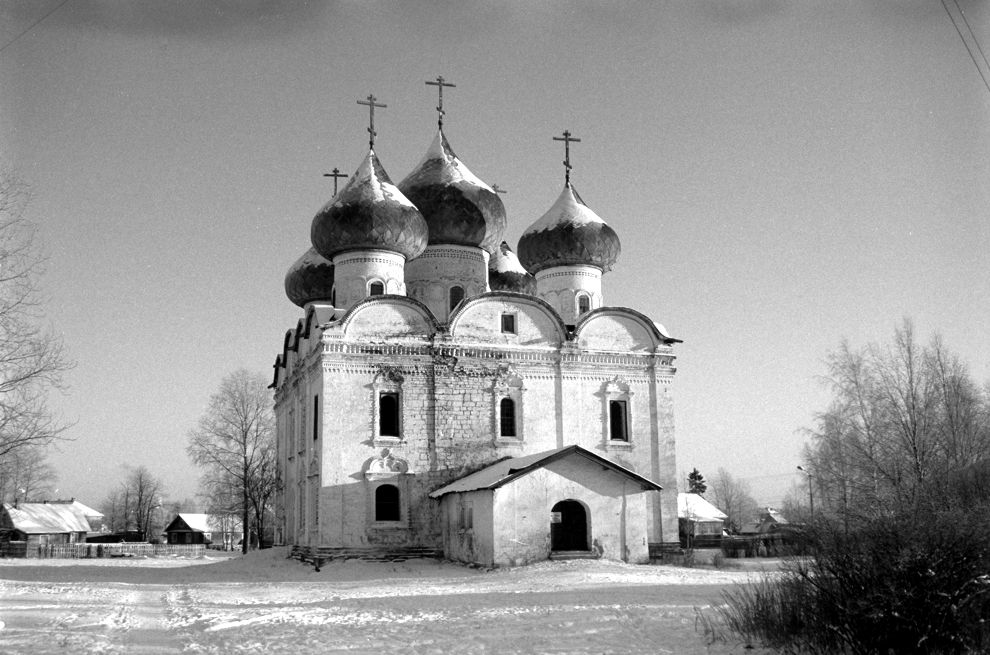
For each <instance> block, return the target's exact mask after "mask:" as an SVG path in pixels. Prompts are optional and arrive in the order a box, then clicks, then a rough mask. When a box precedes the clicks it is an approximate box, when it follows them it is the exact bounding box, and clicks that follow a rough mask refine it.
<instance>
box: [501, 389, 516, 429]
mask: <svg viewBox="0 0 990 655" xmlns="http://www.w3.org/2000/svg"><path fill="white" fill-rule="evenodd" d="M499 431H500V432H501V434H502V436H503V437H514V436H516V403H515V401H513V400H512V399H511V398H503V399H502V401H501V402H500V403H499Z"/></svg>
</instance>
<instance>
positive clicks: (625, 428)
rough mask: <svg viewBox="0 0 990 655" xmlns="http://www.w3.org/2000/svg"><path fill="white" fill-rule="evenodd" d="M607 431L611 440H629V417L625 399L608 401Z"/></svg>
mask: <svg viewBox="0 0 990 655" xmlns="http://www.w3.org/2000/svg"><path fill="white" fill-rule="evenodd" d="M608 433H609V438H610V439H612V440H613V441H629V417H628V415H627V407H626V401H624V400H610V401H609V402H608Z"/></svg>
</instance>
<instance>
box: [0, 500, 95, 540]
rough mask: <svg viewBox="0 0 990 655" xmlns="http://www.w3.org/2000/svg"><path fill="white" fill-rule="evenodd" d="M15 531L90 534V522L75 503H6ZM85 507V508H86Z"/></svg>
mask: <svg viewBox="0 0 990 655" xmlns="http://www.w3.org/2000/svg"><path fill="white" fill-rule="evenodd" d="M3 507H4V509H5V510H6V511H7V514H8V515H9V516H10V521H11V523H12V524H13V526H14V529H16V530H19V531H20V532H23V533H25V534H55V533H62V532H89V531H90V530H89V521H87V520H86V516H85V514H83V513H82V512H81V511H80V510H79V509H78V508H76V507H75V504H74V503H20V504H18V505H17V507H14V506H13V505H11V504H9V503H4V506H3ZM84 507H85V506H84Z"/></svg>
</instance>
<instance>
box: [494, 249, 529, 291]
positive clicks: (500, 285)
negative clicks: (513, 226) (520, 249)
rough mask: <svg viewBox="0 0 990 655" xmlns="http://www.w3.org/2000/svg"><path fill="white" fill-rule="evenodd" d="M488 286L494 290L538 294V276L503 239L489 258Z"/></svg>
mask: <svg viewBox="0 0 990 655" xmlns="http://www.w3.org/2000/svg"><path fill="white" fill-rule="evenodd" d="M488 286H490V287H491V289H492V291H516V292H518V293H528V294H529V295H531V296H535V295H536V278H535V277H533V276H532V275H530V274H529V272H527V271H526V269H525V268H523V265H522V264H520V263H519V258H518V257H516V253H514V252H512V249H511V248H509V244H507V243H506V242H505V241H503V242H502V243H501V244H499V247H498V248H496V249H495V252H494V253H493V254H492V257H491V259H489V260H488Z"/></svg>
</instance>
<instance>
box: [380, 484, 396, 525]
mask: <svg viewBox="0 0 990 655" xmlns="http://www.w3.org/2000/svg"><path fill="white" fill-rule="evenodd" d="M399 516H400V512H399V488H398V487H396V486H395V485H392V484H383V485H382V486H380V487H378V488H377V489H375V520H376V521H398V520H399Z"/></svg>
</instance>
